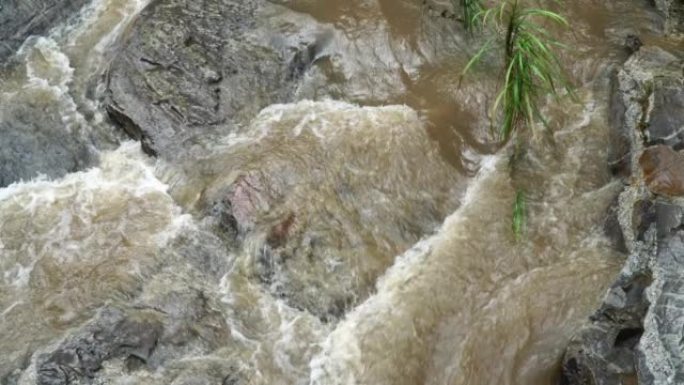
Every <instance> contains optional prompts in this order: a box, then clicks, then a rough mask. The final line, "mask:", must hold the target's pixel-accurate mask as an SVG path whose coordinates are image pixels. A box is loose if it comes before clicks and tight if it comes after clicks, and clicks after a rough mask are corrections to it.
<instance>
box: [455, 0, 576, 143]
mask: <svg viewBox="0 0 684 385" xmlns="http://www.w3.org/2000/svg"><path fill="white" fill-rule="evenodd" d="M464 1H467V0H464ZM474 19H476V20H477V23H481V24H482V25H483V26H491V27H492V28H493V30H494V32H495V33H494V36H493V37H491V38H490V39H489V40H487V41H486V42H485V44H484V45H483V46H482V47H481V48H480V50H479V51H478V52H477V53H476V54H475V55H474V56H473V57H472V58H471V59H470V61H469V62H468V64H467V65H466V67H465V69H464V70H463V74H462V75H465V74H466V73H468V71H469V70H470V69H471V68H472V67H473V66H474V65H475V64H476V63H478V62H480V61H481V59H482V57H483V56H484V54H485V53H487V52H489V51H491V50H492V49H494V48H495V47H496V46H497V44H495V43H496V41H497V40H499V39H503V50H504V68H503V72H502V76H501V77H502V86H501V89H500V91H499V94H498V95H497V97H496V101H495V103H494V106H493V108H492V111H493V112H497V111H499V109H500V111H501V112H500V116H501V123H500V129H499V137H500V139H501V140H502V141H507V140H508V139H509V138H510V137H511V135H512V134H513V133H514V132H515V131H517V130H520V129H524V128H527V127H530V128H532V127H533V126H534V124H535V122H536V121H541V122H542V123H543V124H544V125H545V126H546V119H544V116H543V115H542V113H541V112H540V108H539V105H540V103H541V101H542V98H543V97H545V96H546V95H549V94H550V95H552V96H554V97H555V98H558V97H559V96H560V95H561V94H562V93H563V91H566V92H568V93H569V94H572V89H571V86H570V83H569V82H568V81H567V78H566V76H565V73H564V71H563V67H562V65H561V63H560V61H559V59H558V56H557V55H556V54H555V52H554V49H556V48H563V47H564V45H563V44H561V43H560V42H558V41H557V40H555V39H554V38H553V37H552V36H551V34H550V32H549V31H548V30H547V29H546V28H545V27H544V22H551V23H554V24H558V25H561V26H564V27H567V26H568V22H567V20H566V19H565V18H564V17H563V16H561V15H559V14H558V13H555V12H552V11H549V10H546V9H541V8H535V7H524V6H522V5H521V4H520V2H519V0H502V1H501V3H500V4H499V5H497V6H496V7H494V8H490V9H487V10H481V11H479V12H478V13H477V14H476V15H475V16H474Z"/></svg>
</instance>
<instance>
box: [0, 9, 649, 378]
mask: <svg viewBox="0 0 684 385" xmlns="http://www.w3.org/2000/svg"><path fill="white" fill-rule="evenodd" d="M146 3H147V2H146V1H144V0H93V1H92V3H91V4H89V5H87V6H86V7H85V8H84V9H83V10H82V11H81V12H80V13H79V14H78V15H75V17H74V18H72V19H70V20H68V21H65V22H64V23H62V24H60V25H58V26H57V27H55V28H54V29H53V30H51V32H50V33H48V34H46V35H45V36H40V37H38V36H35V37H31V38H29V39H28V40H27V41H26V42H25V43H24V45H23V46H22V47H21V49H20V51H19V52H18V53H17V55H16V58H15V59H16V64H14V65H11V66H8V67H7V68H5V69H3V70H2V72H0V103H1V105H0V135H7V136H6V137H7V138H11V139H9V140H8V142H9V143H10V144H12V145H14V146H16V147H15V148H19V149H28V150H26V151H16V152H15V153H9V154H4V155H3V156H4V157H3V159H5V161H6V163H5V165H0V170H11V172H5V173H0V176H1V175H8V180H7V181H3V180H1V179H0V182H1V183H0V185H3V186H5V187H3V188H0V272H1V275H0V277H2V278H1V279H0V335H2V337H3V338H0V357H2V359H0V379H4V380H3V381H5V382H3V383H7V384H15V383H18V384H33V383H41V384H43V383H64V384H67V383H97V384H214V383H216V384H307V383H308V384H319V385H324V384H453V385H456V384H464V385H465V384H468V385H475V384H482V385H484V384H493V383H499V384H519V385H529V384H554V383H555V381H556V377H557V375H558V365H559V359H560V357H561V355H562V353H563V350H564V348H565V346H566V344H567V341H568V340H569V338H570V336H571V335H572V334H573V333H574V332H575V331H576V330H577V329H578V327H579V326H580V325H581V324H582V322H583V321H584V320H585V319H586V318H587V316H588V315H589V314H590V313H591V311H592V309H593V308H594V307H595V306H596V305H597V303H598V301H599V299H600V297H601V295H602V294H603V293H604V291H605V289H606V288H607V287H608V285H609V284H610V282H611V280H612V278H613V277H614V276H615V274H616V273H617V271H618V270H619V267H620V265H621V264H622V262H623V259H624V256H623V255H622V254H621V253H620V252H618V251H616V247H615V246H614V244H613V243H612V242H611V241H610V240H608V239H607V238H606V237H605V235H604V231H603V227H604V222H605V219H606V217H607V215H608V211H609V208H610V206H611V203H612V202H614V200H615V199H616V197H617V194H618V193H619V191H620V187H621V186H620V182H619V181H618V180H616V179H614V178H613V177H612V175H611V174H610V172H609V167H608V162H609V155H610V147H611V135H610V123H609V114H610V111H609V102H608V98H609V92H610V82H609V79H610V74H611V71H613V70H614V68H615V65H616V64H617V63H619V62H620V61H621V60H624V58H625V57H626V53H625V52H624V49H623V48H622V42H623V40H624V38H625V37H626V35H627V34H630V33H635V34H639V35H641V36H642V38H643V39H644V40H645V41H648V42H653V43H657V38H656V37H655V36H656V35H655V31H654V30H653V28H654V27H653V26H654V25H655V22H654V20H655V17H656V16H655V13H653V11H650V10H649V8H648V4H646V2H644V4H640V3H639V2H638V1H637V2H634V1H627V0H624V1H615V2H612V3H611V4H603V3H599V2H594V1H580V2H574V3H572V4H570V3H568V4H565V5H564V6H563V8H562V10H563V12H565V13H566V14H567V16H568V18H569V19H571V20H572V21H573V28H572V30H571V31H566V32H565V34H564V35H563V36H564V39H565V40H567V43H568V44H569V45H570V46H572V47H573V49H572V50H570V51H567V52H565V53H564V54H563V58H564V62H565V63H566V65H567V68H568V70H569V72H570V73H571V74H572V76H573V78H574V80H575V83H576V84H577V87H578V101H571V100H570V99H569V98H568V99H562V100H561V101H560V102H559V103H555V104H554V103H550V104H549V105H548V107H547V108H546V113H547V115H548V116H549V118H550V119H549V120H550V126H551V127H550V132H552V133H551V134H549V135H547V136H543V137H537V138H534V139H532V140H531V142H530V143H532V144H531V145H530V146H529V147H528V148H526V150H525V151H526V153H525V156H524V159H523V161H521V162H520V163H519V164H518V165H517V166H516V167H515V169H513V170H511V165H510V162H509V157H510V155H511V153H512V148H509V147H504V148H499V146H498V145H497V144H496V141H495V140H494V139H493V137H492V134H491V132H489V124H488V123H487V122H486V121H484V120H483V119H482V118H483V117H484V116H486V110H487V107H486V106H487V103H491V101H490V100H488V99H487V92H488V91H493V90H494V89H495V86H496V79H495V77H494V76H493V75H494V74H495V73H496V70H494V69H493V67H492V68H488V67H486V66H485V68H483V69H481V70H479V71H478V70H476V71H475V72H474V73H473V75H472V77H470V78H468V79H465V80H464V81H463V83H461V84H459V83H460V82H459V74H460V71H461V69H462V68H463V66H464V64H465V62H466V61H467V59H468V55H470V54H472V52H474V46H473V44H474V43H473V41H469V40H467V39H466V38H465V37H464V36H456V35H454V36H444V35H439V34H438V35H434V36H440V38H442V39H445V40H448V41H449V42H448V44H442V45H437V44H435V46H441V47H444V46H446V47H450V48H452V49H453V52H435V51H434V47H432V46H430V45H428V44H427V43H426V41H429V40H426V39H425V36H423V35H422V34H424V31H426V30H430V28H431V27H429V26H427V25H426V23H430V20H431V19H430V18H433V17H442V18H443V17H447V18H448V17H450V15H448V12H447V11H446V10H448V9H450V8H449V7H445V6H444V5H443V4H441V3H440V2H437V1H428V2H424V1H410V0H403V1H383V0H378V1H348V2H339V1H319V2H314V1H278V2H275V1H274V3H279V5H273V7H275V8H273V9H274V10H276V11H277V12H282V15H281V16H278V17H281V18H285V19H286V20H287V18H288V17H292V24H293V25H300V24H301V23H305V24H306V23H319V24H322V25H324V26H325V28H327V30H328V31H329V33H330V35H329V36H327V35H326V36H327V37H326V39H331V40H330V41H333V42H334V43H332V45H331V46H327V48H326V49H328V50H329V51H330V52H333V51H334V52H337V53H338V56H331V57H332V58H333V59H330V63H327V64H326V63H323V64H320V68H316V69H315V70H312V71H313V72H312V73H311V74H310V78H309V79H307V82H304V83H303V84H304V85H303V86H301V87H300V88H299V89H298V90H297V92H295V93H294V94H293V97H292V98H291V100H288V101H286V102H284V103H276V104H272V105H269V106H267V107H266V108H264V109H261V111H260V112H259V113H258V114H254V116H251V117H250V119H249V121H248V122H247V123H245V124H243V125H242V126H241V127H240V129H239V130H235V131H233V132H231V133H225V134H218V135H215V136H212V138H211V140H201V139H197V142H196V143H194V142H193V146H192V147H191V150H189V151H188V153H187V154H183V156H182V157H181V160H178V161H175V160H174V161H171V160H169V158H168V157H167V158H164V157H160V158H159V159H155V158H153V157H150V156H148V155H146V154H144V153H143V151H142V150H141V149H140V145H139V143H138V142H134V141H132V140H130V139H128V138H127V137H126V136H125V135H124V133H123V132H122V131H121V130H120V129H119V128H118V127H116V126H115V125H113V124H112V123H111V122H110V120H109V119H108V118H107V116H106V113H105V112H104V109H103V107H102V103H103V98H104V97H103V95H104V93H105V89H104V87H105V84H104V82H105V80H104V79H105V78H106V71H107V68H108V63H109V61H110V60H112V57H113V56H116V52H117V51H116V50H117V49H119V48H120V42H121V41H122V40H121V39H125V38H126V36H127V34H129V33H131V32H130V31H131V24H130V23H131V21H132V20H135V18H136V17H137V16H138V15H139V14H140V12H141V11H142V10H143V8H144V7H145V6H146ZM162 3H163V1H162ZM636 3H639V4H637V5H635V4H636ZM279 7H282V8H279ZM440 7H441V8H440ZM635 8H638V10H635ZM269 9H271V8H269ZM442 9H446V10H445V11H442ZM279 10H287V12H285V11H279ZM276 11H273V12H276ZM288 12H289V13H288ZM288 15H295V16H288ZM435 15H436V16H435ZM445 15H446V16H445ZM140 17H145V16H144V14H143V16H140ZM451 22H453V23H457V21H455V20H452V21H451ZM429 33H435V32H434V30H431V32H429ZM444 33H446V32H444ZM450 39H453V40H450ZM339 52H343V53H344V54H343V55H339ZM323 56H324V55H323ZM369 57H375V59H373V60H375V61H371V63H375V64H373V65H369V64H368V63H369V61H368V60H370V59H368V58H369ZM377 63H381V64H382V65H378V64H377ZM326 65H330V66H332V68H337V69H336V70H335V71H341V73H343V74H344V75H347V76H348V77H347V78H346V79H343V80H340V81H339V84H334V86H333V87H331V88H327V89H326V92H319V91H320V90H319V89H318V88H317V87H319V86H320V78H321V77H320V76H319V75H320V74H322V73H326V71H328V69H326V68H327V67H325V66H326ZM340 68H342V69H343V70H339V69H340ZM316 71H319V72H320V73H319V72H316ZM333 72H334V71H333ZM328 85H329V84H328ZM477 90H479V91H477ZM485 91H487V92H485ZM490 94H491V93H490ZM490 97H491V95H490ZM256 102H257V101H255V103H256ZM255 105H256V104H255ZM19 131H21V132H22V133H24V134H25V133H27V132H30V133H31V134H30V135H24V134H21V135H20V134H16V132H19ZM13 135H14V136H13ZM188 141H192V140H190V139H189V140H188ZM8 148H9V147H8ZM3 151H5V150H3ZM7 151H12V150H11V149H9V150H7ZM36 170H38V172H36ZM39 174H42V175H39ZM518 188H524V189H525V190H526V191H527V192H528V194H527V199H528V207H529V223H528V230H527V233H526V234H525V237H524V239H523V241H522V242H516V241H515V240H514V237H513V234H512V231H511V210H512V205H513V199H514V197H515V192H516V189H518ZM226 207H229V208H230V210H232V211H231V212H232V214H231V215H230V216H227V215H225V212H226V210H227V209H226ZM64 357H67V358H64ZM70 365H71V366H70ZM67 368H71V369H67ZM48 380H49V381H48ZM62 380H63V381H62ZM50 381H53V382H50ZM60 381H62V382H60Z"/></svg>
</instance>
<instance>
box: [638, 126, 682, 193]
mask: <svg viewBox="0 0 684 385" xmlns="http://www.w3.org/2000/svg"><path fill="white" fill-rule="evenodd" d="M683 116H684V115H683ZM639 164H640V165H641V169H642V170H643V172H644V180H645V182H646V184H647V185H648V188H649V189H650V190H651V191H652V192H653V193H654V194H660V195H667V196H673V197H674V196H681V195H684V155H682V154H680V153H677V152H675V151H674V150H673V149H672V148H670V147H668V146H665V145H657V146H653V147H649V148H647V149H646V150H645V151H644V152H643V153H642V154H641V157H640V158H639Z"/></svg>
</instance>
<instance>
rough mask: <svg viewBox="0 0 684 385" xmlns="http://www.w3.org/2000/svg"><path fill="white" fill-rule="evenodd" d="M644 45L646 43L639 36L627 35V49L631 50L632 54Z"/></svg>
mask: <svg viewBox="0 0 684 385" xmlns="http://www.w3.org/2000/svg"><path fill="white" fill-rule="evenodd" d="M642 45H644V43H642V42H641V39H639V36H636V35H627V37H626V38H625V47H626V48H627V51H629V53H630V54H632V53H634V52H636V51H638V50H639V48H641V46H642Z"/></svg>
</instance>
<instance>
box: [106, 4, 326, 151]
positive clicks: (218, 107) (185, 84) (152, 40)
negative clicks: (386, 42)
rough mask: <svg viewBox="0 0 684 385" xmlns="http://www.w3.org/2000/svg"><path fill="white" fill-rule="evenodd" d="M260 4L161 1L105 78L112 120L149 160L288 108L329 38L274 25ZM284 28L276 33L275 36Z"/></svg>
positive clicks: (268, 8)
mask: <svg viewBox="0 0 684 385" xmlns="http://www.w3.org/2000/svg"><path fill="white" fill-rule="evenodd" d="M274 7H275V6H273V5H271V4H269V3H267V2H265V1H262V0H247V1H235V0H207V1H202V2H188V1H184V0H155V1H153V2H152V3H151V4H150V5H149V6H148V7H147V8H146V9H145V10H144V11H143V12H142V13H141V15H140V16H139V18H138V20H137V22H136V23H135V25H133V27H132V28H131V31H130V32H129V34H128V38H127V39H126V41H125V45H124V47H123V48H122V49H121V50H120V51H119V52H118V53H117V54H116V57H115V59H114V61H113V63H112V65H111V67H110V69H109V72H108V81H107V84H108V89H109V93H110V95H109V98H108V102H107V106H106V108H107V111H108V112H109V114H110V116H111V117H112V118H113V119H114V120H115V121H116V122H117V123H119V124H120V125H121V126H123V128H124V129H125V130H126V132H127V133H128V134H130V135H131V136H132V137H134V138H136V139H139V140H141V142H142V144H143V148H144V149H145V150H146V151H147V152H148V153H150V154H161V155H163V156H164V157H167V158H168V157H171V158H173V157H174V155H176V154H177V153H178V151H179V150H180V149H182V148H183V146H186V147H187V146H188V142H192V141H194V140H197V139H198V138H200V137H203V136H211V135H216V134H220V135H225V134H228V133H230V132H234V131H236V130H237V128H236V127H237V126H239V125H241V124H246V123H247V122H248V121H249V119H250V118H251V117H253V116H254V115H256V113H257V112H258V111H259V110H260V109H261V108H263V107H266V106H267V105H270V104H273V103H276V102H282V101H285V100H287V99H291V98H292V93H293V92H294V90H295V87H296V84H297V83H296V81H297V80H298V79H299V78H300V77H301V76H302V75H303V73H304V72H305V71H306V69H307V68H308V67H309V66H311V64H312V62H313V61H314V60H315V59H316V57H317V55H319V54H320V52H321V50H322V48H323V45H324V38H323V37H319V36H317V35H316V34H314V33H311V32H309V31H300V29H299V28H296V25H295V26H294V28H292V30H287V29H285V28H286V27H287V26H286V25H282V24H281V25H278V24H276V25H271V23H277V22H278V18H279V15H278V12H277V11H278V10H277V9H275V8H274ZM277 27H280V28H277Z"/></svg>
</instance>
